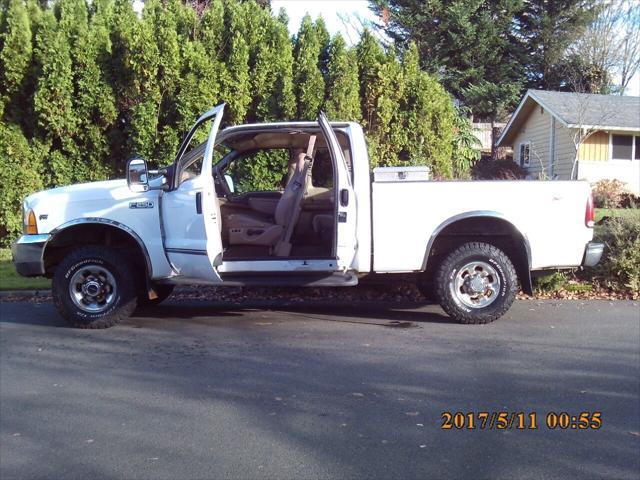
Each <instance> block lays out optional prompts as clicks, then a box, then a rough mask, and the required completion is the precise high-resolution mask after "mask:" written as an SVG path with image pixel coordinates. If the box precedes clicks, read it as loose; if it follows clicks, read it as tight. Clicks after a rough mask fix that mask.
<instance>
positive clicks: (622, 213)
mask: <svg viewBox="0 0 640 480" xmlns="http://www.w3.org/2000/svg"><path fill="white" fill-rule="evenodd" d="M637 211H638V209H637V208H596V222H598V221H600V219H602V217H630V216H632V215H634V212H637Z"/></svg>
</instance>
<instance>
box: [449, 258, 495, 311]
mask: <svg viewBox="0 0 640 480" xmlns="http://www.w3.org/2000/svg"><path fill="white" fill-rule="evenodd" d="M500 285H501V281H500V276H499V275H498V272H497V271H496V269H495V268H493V267H492V266H491V265H490V264H488V263H486V262H482V261H474V262H469V263H467V264H466V265H464V266H462V267H461V268H459V269H458V270H457V271H456V274H455V277H454V279H453V281H452V282H451V283H450V288H451V292H452V294H453V295H454V297H455V298H456V299H458V300H459V301H460V303H462V304H463V305H465V306H467V307H469V308H485V307H487V306H489V305H491V304H492V303H493V302H495V300H496V298H498V294H499V292H500Z"/></svg>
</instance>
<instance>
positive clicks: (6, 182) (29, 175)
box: [0, 124, 42, 246]
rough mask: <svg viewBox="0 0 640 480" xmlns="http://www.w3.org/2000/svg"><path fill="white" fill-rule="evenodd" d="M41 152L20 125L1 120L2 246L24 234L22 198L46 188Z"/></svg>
mask: <svg viewBox="0 0 640 480" xmlns="http://www.w3.org/2000/svg"><path fill="white" fill-rule="evenodd" d="M41 156H42V152H37V149H36V148H35V147H33V146H31V145H29V142H28V141H27V139H26V138H25V137H24V135H23V134H22V132H21V131H20V128H19V127H17V126H16V125H8V126H5V125H2V124H0V185H1V186H2V188H0V246H8V245H9V244H10V243H11V242H12V241H13V240H15V239H16V237H18V236H19V235H20V232H21V231H22V200H23V199H24V197H25V196H26V195H28V194H30V193H33V192H35V191H37V190H39V189H41V188H42V180H41V178H42V173H41V171H40V169H41V161H40V158H41Z"/></svg>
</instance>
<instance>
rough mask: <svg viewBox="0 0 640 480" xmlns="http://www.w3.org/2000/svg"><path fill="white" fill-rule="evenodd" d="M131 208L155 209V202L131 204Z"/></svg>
mask: <svg viewBox="0 0 640 480" xmlns="http://www.w3.org/2000/svg"><path fill="white" fill-rule="evenodd" d="M129 208H153V202H129Z"/></svg>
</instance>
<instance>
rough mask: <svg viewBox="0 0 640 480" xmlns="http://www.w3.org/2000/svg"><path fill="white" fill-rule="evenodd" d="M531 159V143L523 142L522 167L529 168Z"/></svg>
mask: <svg viewBox="0 0 640 480" xmlns="http://www.w3.org/2000/svg"><path fill="white" fill-rule="evenodd" d="M530 157H531V142H523V143H521V144H520V166H521V167H528V166H529V164H530Z"/></svg>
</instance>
